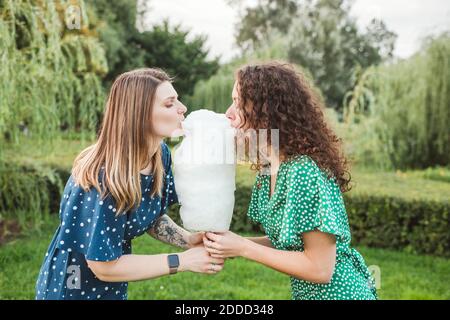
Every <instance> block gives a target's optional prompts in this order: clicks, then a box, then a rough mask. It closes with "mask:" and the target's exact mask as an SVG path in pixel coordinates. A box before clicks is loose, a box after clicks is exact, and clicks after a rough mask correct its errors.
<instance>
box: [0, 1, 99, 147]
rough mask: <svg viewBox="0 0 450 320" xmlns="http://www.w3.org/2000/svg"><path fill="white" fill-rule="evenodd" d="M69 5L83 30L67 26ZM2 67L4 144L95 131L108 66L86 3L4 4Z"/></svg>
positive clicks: (0, 130) (0, 8) (0, 15)
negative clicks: (74, 10) (25, 137)
mask: <svg viewBox="0 0 450 320" xmlns="http://www.w3.org/2000/svg"><path fill="white" fill-rule="evenodd" d="M69 5H71V6H74V7H72V8H76V9H79V13H80V16H79V17H80V22H81V24H80V25H79V28H77V29H72V30H71V29H69V28H67V25H66V23H65V22H66V20H65V16H66V13H67V11H66V10H67V9H68V6H69ZM0 65H1V68H0V134H1V136H0V139H1V141H2V142H1V143H2V144H4V143H8V142H17V141H19V140H20V138H21V137H23V136H32V137H34V138H37V139H38V140H43V139H48V138H52V137H55V136H57V135H58V133H59V132H61V130H68V131H78V132H80V131H81V132H82V131H83V130H86V131H87V132H93V131H94V130H95V125H96V123H97V120H98V117H99V113H100V112H101V110H102V106H103V103H104V92H103V88H102V86H101V76H102V75H104V74H105V73H106V72H107V65H106V60H105V53H104V50H103V48H102V46H101V45H100V43H99V41H98V40H97V37H96V35H95V30H92V29H90V28H89V21H88V16H87V14H86V10H85V4H84V2H83V1H62V0H61V1H26V0H20V1H12V0H6V1H0Z"/></svg>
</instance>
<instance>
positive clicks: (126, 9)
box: [91, 0, 218, 95]
mask: <svg viewBox="0 0 450 320" xmlns="http://www.w3.org/2000/svg"><path fill="white" fill-rule="evenodd" d="M91 5H92V10H93V14H94V15H95V16H96V21H95V23H96V24H98V25H99V35H100V39H101V41H102V43H103V44H104V45H105V48H106V55H107V60H108V65H109V72H108V74H107V76H106V77H105V85H106V86H109V85H110V83H111V82H112V81H113V80H114V79H115V78H116V77H117V76H118V75H119V74H121V73H123V72H125V71H128V70H131V69H134V68H140V67H160V68H162V69H164V70H166V71H168V72H169V73H170V74H171V75H175V76H177V89H178V91H179V94H180V95H188V94H190V93H191V92H192V90H193V88H194V86H195V83H196V82H197V81H198V80H200V79H205V78H208V77H209V76H211V75H212V74H213V73H214V72H215V71H216V70H217V68H218V60H217V59H212V60H210V59H208V57H207V55H208V50H207V49H205V41H206V38H205V37H203V36H197V37H194V38H193V39H192V40H190V39H188V38H190V37H189V31H188V30H182V29H181V27H180V26H174V27H171V26H170V24H169V22H168V21H164V22H163V23H162V24H161V25H158V26H153V27H150V28H149V29H148V30H145V29H144V30H140V29H142V28H144V27H145V24H144V23H142V21H140V28H138V26H137V21H139V20H142V19H144V18H145V16H146V14H147V11H148V10H150V9H149V7H148V4H147V5H146V6H138V5H137V1H129V0H117V1H112V2H111V1H108V0H97V1H95V2H93V3H92V4H91Z"/></svg>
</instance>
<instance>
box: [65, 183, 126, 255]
mask: <svg viewBox="0 0 450 320" xmlns="http://www.w3.org/2000/svg"><path fill="white" fill-rule="evenodd" d="M68 183H69V186H70V188H69V191H68V192H67V194H66V193H65V194H64V195H63V200H64V205H63V206H61V213H60V214H61V220H62V221H61V225H60V228H61V230H60V232H59V238H58V240H57V241H58V243H57V246H58V248H59V249H62V250H67V251H68V252H72V251H75V252H79V253H81V254H83V255H84V256H85V257H86V259H87V260H96V261H111V260H115V259H118V258H119V257H120V256H121V255H122V253H123V250H122V247H123V246H124V244H125V241H124V234H125V223H126V214H121V215H119V216H117V215H116V213H117V210H116V207H115V204H114V201H113V198H112V196H110V195H108V196H106V197H105V198H104V199H103V200H102V199H101V196H100V194H99V193H98V191H97V190H96V189H95V188H93V187H92V188H91V189H90V190H89V191H87V192H86V191H84V190H83V189H82V188H81V187H79V186H78V185H76V184H75V183H74V181H73V179H72V176H71V177H70V178H69V182H68Z"/></svg>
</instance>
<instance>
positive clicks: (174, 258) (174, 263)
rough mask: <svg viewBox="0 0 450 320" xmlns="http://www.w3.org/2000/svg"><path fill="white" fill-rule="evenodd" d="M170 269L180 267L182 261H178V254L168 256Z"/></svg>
mask: <svg viewBox="0 0 450 320" xmlns="http://www.w3.org/2000/svg"><path fill="white" fill-rule="evenodd" d="M168 261H169V267H170V268H176V267H178V266H179V265H180V260H179V259H178V255H177V254H171V255H169V256H168Z"/></svg>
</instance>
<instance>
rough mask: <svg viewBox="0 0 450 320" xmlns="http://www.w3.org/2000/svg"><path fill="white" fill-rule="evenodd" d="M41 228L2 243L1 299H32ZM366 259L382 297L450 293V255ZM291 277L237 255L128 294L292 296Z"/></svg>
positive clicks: (137, 249) (377, 254)
mask: <svg viewBox="0 0 450 320" xmlns="http://www.w3.org/2000/svg"><path fill="white" fill-rule="evenodd" d="M50 221H51V222H50V223H49V224H48V225H47V226H45V227H44V228H43V230H42V232H41V233H40V234H34V235H33V234H29V235H27V236H26V237H23V238H21V239H16V240H14V241H13V242H10V243H8V244H6V245H4V246H2V247H0V299H33V298H34V284H35V281H36V278H37V274H38V271H39V267H40V265H41V262H42V259H43V257H44V254H45V251H46V249H47V246H48V244H49V243H50V240H51V237H52V235H53V232H54V228H55V227H56V223H57V221H56V219H55V218H52V219H50ZM133 246H134V253H137V254H156V253H167V252H174V251H177V250H176V249H174V248H173V247H171V246H168V245H165V244H162V243H160V242H158V241H156V240H154V239H152V238H151V237H149V236H146V235H144V236H142V237H140V238H138V239H136V240H135V241H134V242H133ZM358 249H359V250H360V252H361V253H362V254H363V256H364V257H365V259H366V262H367V264H368V265H378V266H379V267H380V268H381V289H379V296H380V298H381V299H450V260H449V259H444V258H438V257H431V256H418V255H412V254H408V253H402V252H396V251H390V250H383V249H371V248H364V247H359V248H358ZM289 290H290V288H289V277H288V276H286V275H284V274H281V273H278V272H275V271H273V270H271V269H269V268H266V267H264V266H261V265H258V264H256V263H253V262H250V261H246V260H244V259H240V258H236V259H230V260H228V261H227V262H226V264H225V268H224V270H223V271H222V272H221V273H219V274H217V275H212V276H211V275H201V274H193V273H180V274H177V275H174V276H170V277H162V278H159V279H153V280H148V281H141V282H134V283H130V287H129V299H130V300H135V299H290V291H289Z"/></svg>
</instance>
